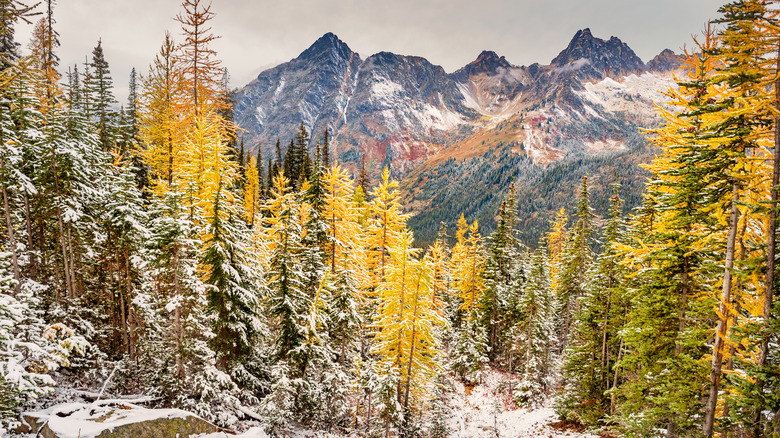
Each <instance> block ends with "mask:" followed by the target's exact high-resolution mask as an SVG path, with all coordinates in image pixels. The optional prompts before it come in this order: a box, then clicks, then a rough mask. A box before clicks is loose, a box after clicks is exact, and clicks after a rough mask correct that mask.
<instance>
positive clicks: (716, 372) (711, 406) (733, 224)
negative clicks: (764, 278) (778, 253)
mask: <svg viewBox="0 0 780 438" xmlns="http://www.w3.org/2000/svg"><path fill="white" fill-rule="evenodd" d="M732 193H733V194H732V198H731V215H730V216H729V234H728V238H727V240H726V267H725V270H724V272H723V289H722V290H721V293H720V315H721V316H720V317H719V318H718V327H717V330H716V331H715V342H714V344H713V346H712V367H711V369H710V389H709V397H708V398H707V403H706V405H705V407H704V426H703V428H702V431H703V433H704V436H705V437H707V438H711V437H712V430H713V428H714V426H715V409H716V408H717V406H718V390H719V389H720V378H721V375H722V373H723V370H722V367H723V345H724V344H725V338H726V332H727V330H728V321H729V303H730V302H731V277H732V276H731V270H732V269H733V268H734V250H735V247H736V240H737V228H738V226H739V209H738V208H737V202H738V201H739V187H738V186H737V184H736V183H735V184H734V185H733V187H732Z"/></svg>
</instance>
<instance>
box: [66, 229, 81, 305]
mask: <svg viewBox="0 0 780 438" xmlns="http://www.w3.org/2000/svg"><path fill="white" fill-rule="evenodd" d="M72 228H73V227H72V226H71V224H70V223H68V224H67V229H68V240H67V242H68V259H69V260H70V262H69V265H70V287H71V291H72V294H73V296H72V297H71V298H76V297H78V296H79V287H78V284H77V282H76V258H75V257H74V256H73V237H72V236H71V233H70V230H71V229H72Z"/></svg>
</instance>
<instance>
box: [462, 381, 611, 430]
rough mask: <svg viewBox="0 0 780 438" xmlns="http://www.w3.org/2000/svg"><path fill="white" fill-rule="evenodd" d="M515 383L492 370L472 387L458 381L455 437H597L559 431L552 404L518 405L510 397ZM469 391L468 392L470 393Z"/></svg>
mask: <svg viewBox="0 0 780 438" xmlns="http://www.w3.org/2000/svg"><path fill="white" fill-rule="evenodd" d="M512 384H513V383H512V382H511V381H510V380H509V377H508V375H507V374H505V373H501V372H497V371H488V372H487V373H486V375H485V377H484V378H483V380H482V383H481V384H479V385H476V386H474V387H473V388H471V389H469V388H466V387H464V385H463V384H462V383H460V382H456V383H455V393H454V394H453V398H452V408H453V410H454V412H453V414H454V415H453V416H452V418H451V419H450V422H449V426H450V430H451V436H452V437H458V438H461V437H463V438H465V437H469V438H472V437H473V438H480V437H491V438H496V437H501V438H504V437H506V438H523V437H547V438H553V437H582V438H587V437H594V438H595V437H597V435H589V434H577V433H572V432H566V431H560V430H556V429H555V428H553V427H552V426H551V424H552V423H554V422H556V421H558V417H557V416H556V415H555V412H554V411H553V409H552V407H550V406H549V405H550V403H549V402H548V403H547V404H546V405H545V406H544V407H540V408H538V409H534V410H529V409H524V408H517V407H516V406H515V405H514V403H513V402H512V400H511V397H510V396H509V391H508V388H510V387H511V385H512ZM467 393H468V394H467Z"/></svg>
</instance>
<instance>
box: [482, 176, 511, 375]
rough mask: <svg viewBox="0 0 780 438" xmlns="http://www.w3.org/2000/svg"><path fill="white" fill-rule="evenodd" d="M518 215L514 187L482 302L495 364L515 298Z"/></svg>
mask: <svg viewBox="0 0 780 438" xmlns="http://www.w3.org/2000/svg"><path fill="white" fill-rule="evenodd" d="M516 216H517V210H516V207H515V198H514V184H513V185H512V186H511V187H510V189H509V194H508V195H507V196H506V198H505V199H504V202H502V203H501V206H500V207H499V210H498V223H497V224H496V230H495V231H494V232H493V234H492V235H491V236H490V243H489V244H488V248H487V251H488V256H487V257H486V260H485V266H484V279H485V291H484V293H483V294H482V297H481V298H480V302H479V308H480V309H479V310H480V313H481V318H482V323H483V324H484V325H485V328H486V330H487V332H488V342H489V347H490V350H489V351H490V355H489V356H490V358H491V360H493V361H495V360H496V357H497V356H498V355H499V353H500V352H501V351H500V349H501V347H502V345H501V343H502V333H500V332H499V327H501V326H504V325H506V323H507V321H505V320H504V316H505V315H504V309H505V307H506V302H507V301H508V299H509V297H510V296H511V295H512V290H511V288H512V283H513V279H512V274H513V273H514V269H513V263H514V261H515V260H516V259H517V246H518V242H517V240H516V239H515V236H514V223H515V217H516Z"/></svg>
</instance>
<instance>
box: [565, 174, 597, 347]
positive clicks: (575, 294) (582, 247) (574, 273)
mask: <svg viewBox="0 0 780 438" xmlns="http://www.w3.org/2000/svg"><path fill="white" fill-rule="evenodd" d="M579 197H580V200H579V203H578V204H577V211H576V218H577V222H576V224H575V225H574V227H573V228H572V230H571V232H570V234H569V236H568V238H567V239H566V243H565V245H564V248H563V253H562V254H561V261H562V263H561V272H560V274H559V275H560V290H559V292H558V297H557V298H558V303H559V306H560V308H559V309H558V313H559V320H560V324H561V328H560V335H559V336H560V341H561V349H565V348H566V346H567V345H568V344H569V332H570V331H571V327H572V324H573V323H574V314H575V313H576V312H577V311H578V310H579V300H580V297H581V296H582V295H583V293H584V291H583V289H584V287H585V273H586V272H587V271H588V269H590V265H591V263H592V262H593V250H592V249H591V248H592V246H593V244H594V239H593V217H594V214H593V210H592V209H591V207H590V200H589V194H588V177H587V176H585V177H584V178H583V179H582V184H581V185H580V193H579Z"/></svg>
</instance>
